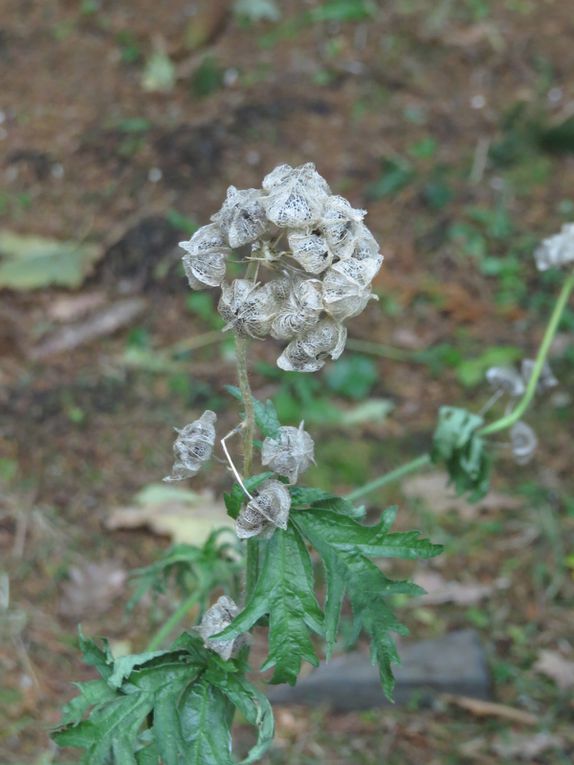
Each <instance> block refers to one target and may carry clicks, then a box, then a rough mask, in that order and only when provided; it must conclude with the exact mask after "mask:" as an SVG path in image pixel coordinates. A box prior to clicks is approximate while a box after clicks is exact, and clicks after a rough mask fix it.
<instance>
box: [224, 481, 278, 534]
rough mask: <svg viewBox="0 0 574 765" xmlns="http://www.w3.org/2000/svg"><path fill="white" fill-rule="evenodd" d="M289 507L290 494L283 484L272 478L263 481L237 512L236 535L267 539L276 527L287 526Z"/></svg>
mask: <svg viewBox="0 0 574 765" xmlns="http://www.w3.org/2000/svg"><path fill="white" fill-rule="evenodd" d="M290 507H291V495H290V494H289V490H288V489H287V487H286V486H285V484H282V483H281V482H280V481H275V480H274V479H272V478H271V479H270V480H268V481H265V482H264V483H262V484H261V486H260V488H259V490H258V491H257V494H256V495H255V496H254V497H253V499H251V500H250V501H249V502H248V503H247V505H246V507H245V508H244V509H243V510H242V511H241V512H240V513H239V517H238V518H237V520H236V522H235V531H236V533H237V536H238V537H239V539H250V538H251V537H256V536H259V537H261V538H262V539H268V538H269V537H271V536H272V535H273V532H274V531H275V529H276V528H279V529H286V528H287V521H288V520H289V509H290Z"/></svg>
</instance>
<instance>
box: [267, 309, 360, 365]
mask: <svg viewBox="0 0 574 765" xmlns="http://www.w3.org/2000/svg"><path fill="white" fill-rule="evenodd" d="M346 340H347V330H346V329H345V327H344V326H343V325H342V324H339V323H337V322H336V321H333V319H321V321H320V322H319V323H318V324H317V325H316V326H315V327H312V328H311V329H310V330H307V332H305V333H304V334H303V335H301V337H298V338H296V339H295V340H292V341H291V342H290V343H289V345H288V346H287V347H286V348H285V350H284V351H283V353H282V354H281V355H280V356H279V358H278V359H277V366H278V367H279V368H280V369H283V370H285V371H286V372H317V371H318V370H319V369H321V367H323V366H324V364H325V361H326V360H327V359H328V358H329V357H330V358H331V359H333V360H335V359H338V358H339V356H340V355H341V354H342V353H343V349H344V348H345V342H346Z"/></svg>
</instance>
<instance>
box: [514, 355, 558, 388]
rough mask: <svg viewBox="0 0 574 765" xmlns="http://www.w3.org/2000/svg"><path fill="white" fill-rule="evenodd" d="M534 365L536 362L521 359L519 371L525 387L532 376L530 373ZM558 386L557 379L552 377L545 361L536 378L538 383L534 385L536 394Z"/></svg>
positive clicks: (551, 372)
mask: <svg viewBox="0 0 574 765" xmlns="http://www.w3.org/2000/svg"><path fill="white" fill-rule="evenodd" d="M535 363H536V362H535V361H533V360H532V359H523V361H522V365H521V367H520V370H521V372H522V377H523V379H524V383H525V385H528V381H529V380H530V377H531V376H532V371H533V369H534V364H535ZM558 384H559V383H558V379H557V378H556V377H555V376H554V372H553V371H552V369H551V368H550V364H549V363H548V362H547V361H545V362H544V366H543V367H542V372H541V373H540V377H539V378H538V382H537V383H536V392H537V393H544V391H547V390H549V389H550V388H555V387H556V386H557V385H558Z"/></svg>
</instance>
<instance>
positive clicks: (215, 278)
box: [179, 224, 230, 289]
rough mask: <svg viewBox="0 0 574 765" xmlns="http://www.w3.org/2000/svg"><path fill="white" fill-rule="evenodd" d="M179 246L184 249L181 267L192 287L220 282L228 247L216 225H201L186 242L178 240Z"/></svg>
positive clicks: (217, 284)
mask: <svg viewBox="0 0 574 765" xmlns="http://www.w3.org/2000/svg"><path fill="white" fill-rule="evenodd" d="M179 246H180V247H181V248H183V249H184V250H185V251H186V254H185V255H184V256H183V258H182V260H183V267H184V269H185V273H186V276H187V278H188V281H189V286H190V287H191V288H192V289H205V288H206V287H218V286H219V285H220V284H221V282H222V281H223V278H224V276H225V266H226V258H227V256H228V255H229V253H230V249H229V247H228V246H227V242H226V241H225V238H224V236H223V234H222V233H221V231H220V230H219V227H218V226H216V225H215V224H210V225H209V226H202V228H200V229H198V231H196V232H195V234H194V235H193V236H192V237H191V239H190V240H189V241H188V242H180V243H179Z"/></svg>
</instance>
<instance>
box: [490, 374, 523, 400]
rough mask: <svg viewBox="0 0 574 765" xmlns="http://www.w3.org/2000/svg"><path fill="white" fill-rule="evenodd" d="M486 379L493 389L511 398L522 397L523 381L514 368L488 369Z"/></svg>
mask: <svg viewBox="0 0 574 765" xmlns="http://www.w3.org/2000/svg"><path fill="white" fill-rule="evenodd" d="M486 379H487V381H488V383H489V384H490V385H492V387H493V388H495V389H497V390H502V391H504V392H505V393H508V394H509V395H510V396H512V397H513V398H518V396H522V394H523V393H524V391H525V387H524V381H523V379H522V377H521V376H520V374H519V373H518V372H517V371H516V369H514V367H490V369H488V370H487V372H486Z"/></svg>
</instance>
